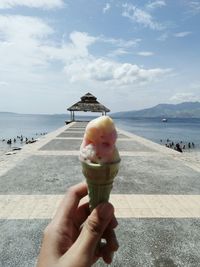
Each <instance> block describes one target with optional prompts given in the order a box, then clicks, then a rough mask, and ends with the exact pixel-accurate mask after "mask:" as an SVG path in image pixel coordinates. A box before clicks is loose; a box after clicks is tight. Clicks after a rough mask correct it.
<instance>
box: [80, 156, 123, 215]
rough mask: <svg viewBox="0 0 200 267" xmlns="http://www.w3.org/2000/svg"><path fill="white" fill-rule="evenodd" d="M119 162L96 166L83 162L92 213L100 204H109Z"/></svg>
mask: <svg viewBox="0 0 200 267" xmlns="http://www.w3.org/2000/svg"><path fill="white" fill-rule="evenodd" d="M119 162H120V160H119V161H118V162H112V163H105V164H102V165H100V164H94V163H87V162H82V171H83V174H84V176H85V178H86V181H87V185H88V195H89V205H90V210H91V211H92V210H93V209H94V208H95V207H96V206H97V205H98V204H100V203H102V202H108V201H109V197H110V192H111V190H112V187H113V181H114V178H115V176H116V175H117V173H118V170H119Z"/></svg>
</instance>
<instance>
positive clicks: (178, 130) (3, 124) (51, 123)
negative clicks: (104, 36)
mask: <svg viewBox="0 0 200 267" xmlns="http://www.w3.org/2000/svg"><path fill="white" fill-rule="evenodd" d="M68 119H69V117H68V115H67V114H66V115H24V114H10V113H9V114H8V113H0V140H1V141H0V149H1V150H2V149H3V150H7V149H9V148H10V147H9V145H7V144H6V142H2V139H3V138H5V139H6V140H7V139H9V138H16V137H17V136H21V135H23V136H24V137H27V138H29V139H31V138H38V137H41V136H42V135H43V133H49V132H51V131H54V130H56V129H57V128H59V127H62V126H64V124H65V120H68ZM114 121H115V123H116V125H117V127H119V128H121V129H123V130H126V131H129V132H132V133H135V134H137V135H140V136H142V137H145V138H147V139H150V140H152V141H154V142H157V143H160V140H161V139H162V140H163V143H165V142H166V140H167V139H169V140H171V141H174V142H180V141H182V142H184V143H188V142H194V143H195V145H196V147H197V148H200V119H169V120H168V122H165V123H164V122H162V121H161V119H159V118H153V119H152V118H151V119H149V118H148V119H144V118H134V119H114ZM20 145H22V144H20V140H18V139H17V142H16V143H15V146H20ZM12 146H13V145H12Z"/></svg>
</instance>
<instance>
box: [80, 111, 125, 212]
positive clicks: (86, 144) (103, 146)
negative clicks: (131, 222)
mask: <svg viewBox="0 0 200 267" xmlns="http://www.w3.org/2000/svg"><path fill="white" fill-rule="evenodd" d="M116 140H117V131H116V128H115V125H114V122H113V120H112V119H111V118H110V117H109V116H102V117H99V118H96V119H94V120H92V121H90V122H89V123H88V125H87V127H86V129H85V134H84V138H83V142H82V144H81V147H80V156H79V158H80V161H81V163H82V171H83V174H84V176H85V177H86V181H87V184H88V194H89V203H90V209H91V210H92V209H94V208H95V207H96V206H97V205H98V204H99V203H101V202H107V201H108V200H109V196H110V192H111V189H112V187H113V180H114V177H115V176H116V175H117V173H118V170H119V163H120V156H119V152H118V149H117V147H116Z"/></svg>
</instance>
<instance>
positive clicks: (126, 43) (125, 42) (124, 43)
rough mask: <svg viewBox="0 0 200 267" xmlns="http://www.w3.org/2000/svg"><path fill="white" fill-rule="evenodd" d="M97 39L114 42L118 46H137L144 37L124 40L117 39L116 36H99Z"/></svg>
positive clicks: (109, 42)
mask: <svg viewBox="0 0 200 267" xmlns="http://www.w3.org/2000/svg"><path fill="white" fill-rule="evenodd" d="M97 40H98V41H100V42H104V43H108V44H112V45H114V46H117V47H123V48H129V47H135V46H137V45H138V44H139V43H140V42H141V40H142V39H140V38H136V39H134V40H124V39H115V38H108V37H105V36H99V37H97Z"/></svg>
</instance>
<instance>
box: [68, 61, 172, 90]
mask: <svg viewBox="0 0 200 267" xmlns="http://www.w3.org/2000/svg"><path fill="white" fill-rule="evenodd" d="M65 72H66V74H67V75H68V76H69V77H71V81H72V82H74V81H80V80H93V81H96V82H106V83H108V84H110V85H112V86H127V85H132V86H134V85H135V86H138V85H143V84H146V83H149V82H152V81H156V80H158V79H159V78H161V77H163V76H165V75H168V74H169V73H170V72H171V69H161V68H155V69H144V68H141V67H139V66H138V65H136V64H135V65H134V64H130V63H119V62H116V61H111V60H108V59H102V58H101V59H96V58H94V57H91V58H89V59H85V60H84V61H80V60H77V61H74V62H73V63H72V64H70V65H68V66H65Z"/></svg>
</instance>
